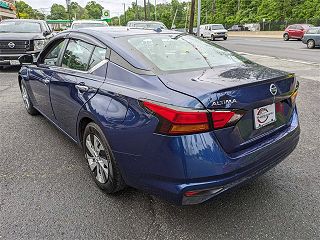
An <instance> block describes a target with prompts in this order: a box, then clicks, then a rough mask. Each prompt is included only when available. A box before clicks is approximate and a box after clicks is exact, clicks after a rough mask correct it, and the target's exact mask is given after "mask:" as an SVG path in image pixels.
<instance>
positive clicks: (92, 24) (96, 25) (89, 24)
mask: <svg viewBox="0 0 320 240" xmlns="http://www.w3.org/2000/svg"><path fill="white" fill-rule="evenodd" d="M90 27H106V24H105V23H99V22H97V23H75V24H73V25H72V28H73V29H80V28H90Z"/></svg>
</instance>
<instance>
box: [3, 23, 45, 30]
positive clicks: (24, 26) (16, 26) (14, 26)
mask: <svg viewBox="0 0 320 240" xmlns="http://www.w3.org/2000/svg"><path fill="white" fill-rule="evenodd" d="M0 33H41V25H40V23H36V22H26V21H25V22H22V21H16V22H14V21H12V22H11V21H7V22H6V21H4V22H2V23H0Z"/></svg>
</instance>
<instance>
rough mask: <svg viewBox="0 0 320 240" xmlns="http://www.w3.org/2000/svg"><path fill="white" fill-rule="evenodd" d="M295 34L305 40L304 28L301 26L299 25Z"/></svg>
mask: <svg viewBox="0 0 320 240" xmlns="http://www.w3.org/2000/svg"><path fill="white" fill-rule="evenodd" d="M295 34H296V37H297V38H303V35H304V28H303V27H302V26H301V25H297V29H296V32H295Z"/></svg>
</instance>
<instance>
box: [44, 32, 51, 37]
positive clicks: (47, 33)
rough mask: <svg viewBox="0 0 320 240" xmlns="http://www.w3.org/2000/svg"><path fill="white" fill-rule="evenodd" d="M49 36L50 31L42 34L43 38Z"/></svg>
mask: <svg viewBox="0 0 320 240" xmlns="http://www.w3.org/2000/svg"><path fill="white" fill-rule="evenodd" d="M50 34H51V32H50V31H44V32H43V36H45V37H46V36H48V35H50Z"/></svg>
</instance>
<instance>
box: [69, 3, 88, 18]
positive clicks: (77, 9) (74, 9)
mask: <svg viewBox="0 0 320 240" xmlns="http://www.w3.org/2000/svg"><path fill="white" fill-rule="evenodd" d="M70 9H71V16H72V18H74V19H88V18H89V15H88V11H87V10H86V9H85V8H83V7H81V6H80V5H79V3H77V2H71V4H70Z"/></svg>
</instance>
